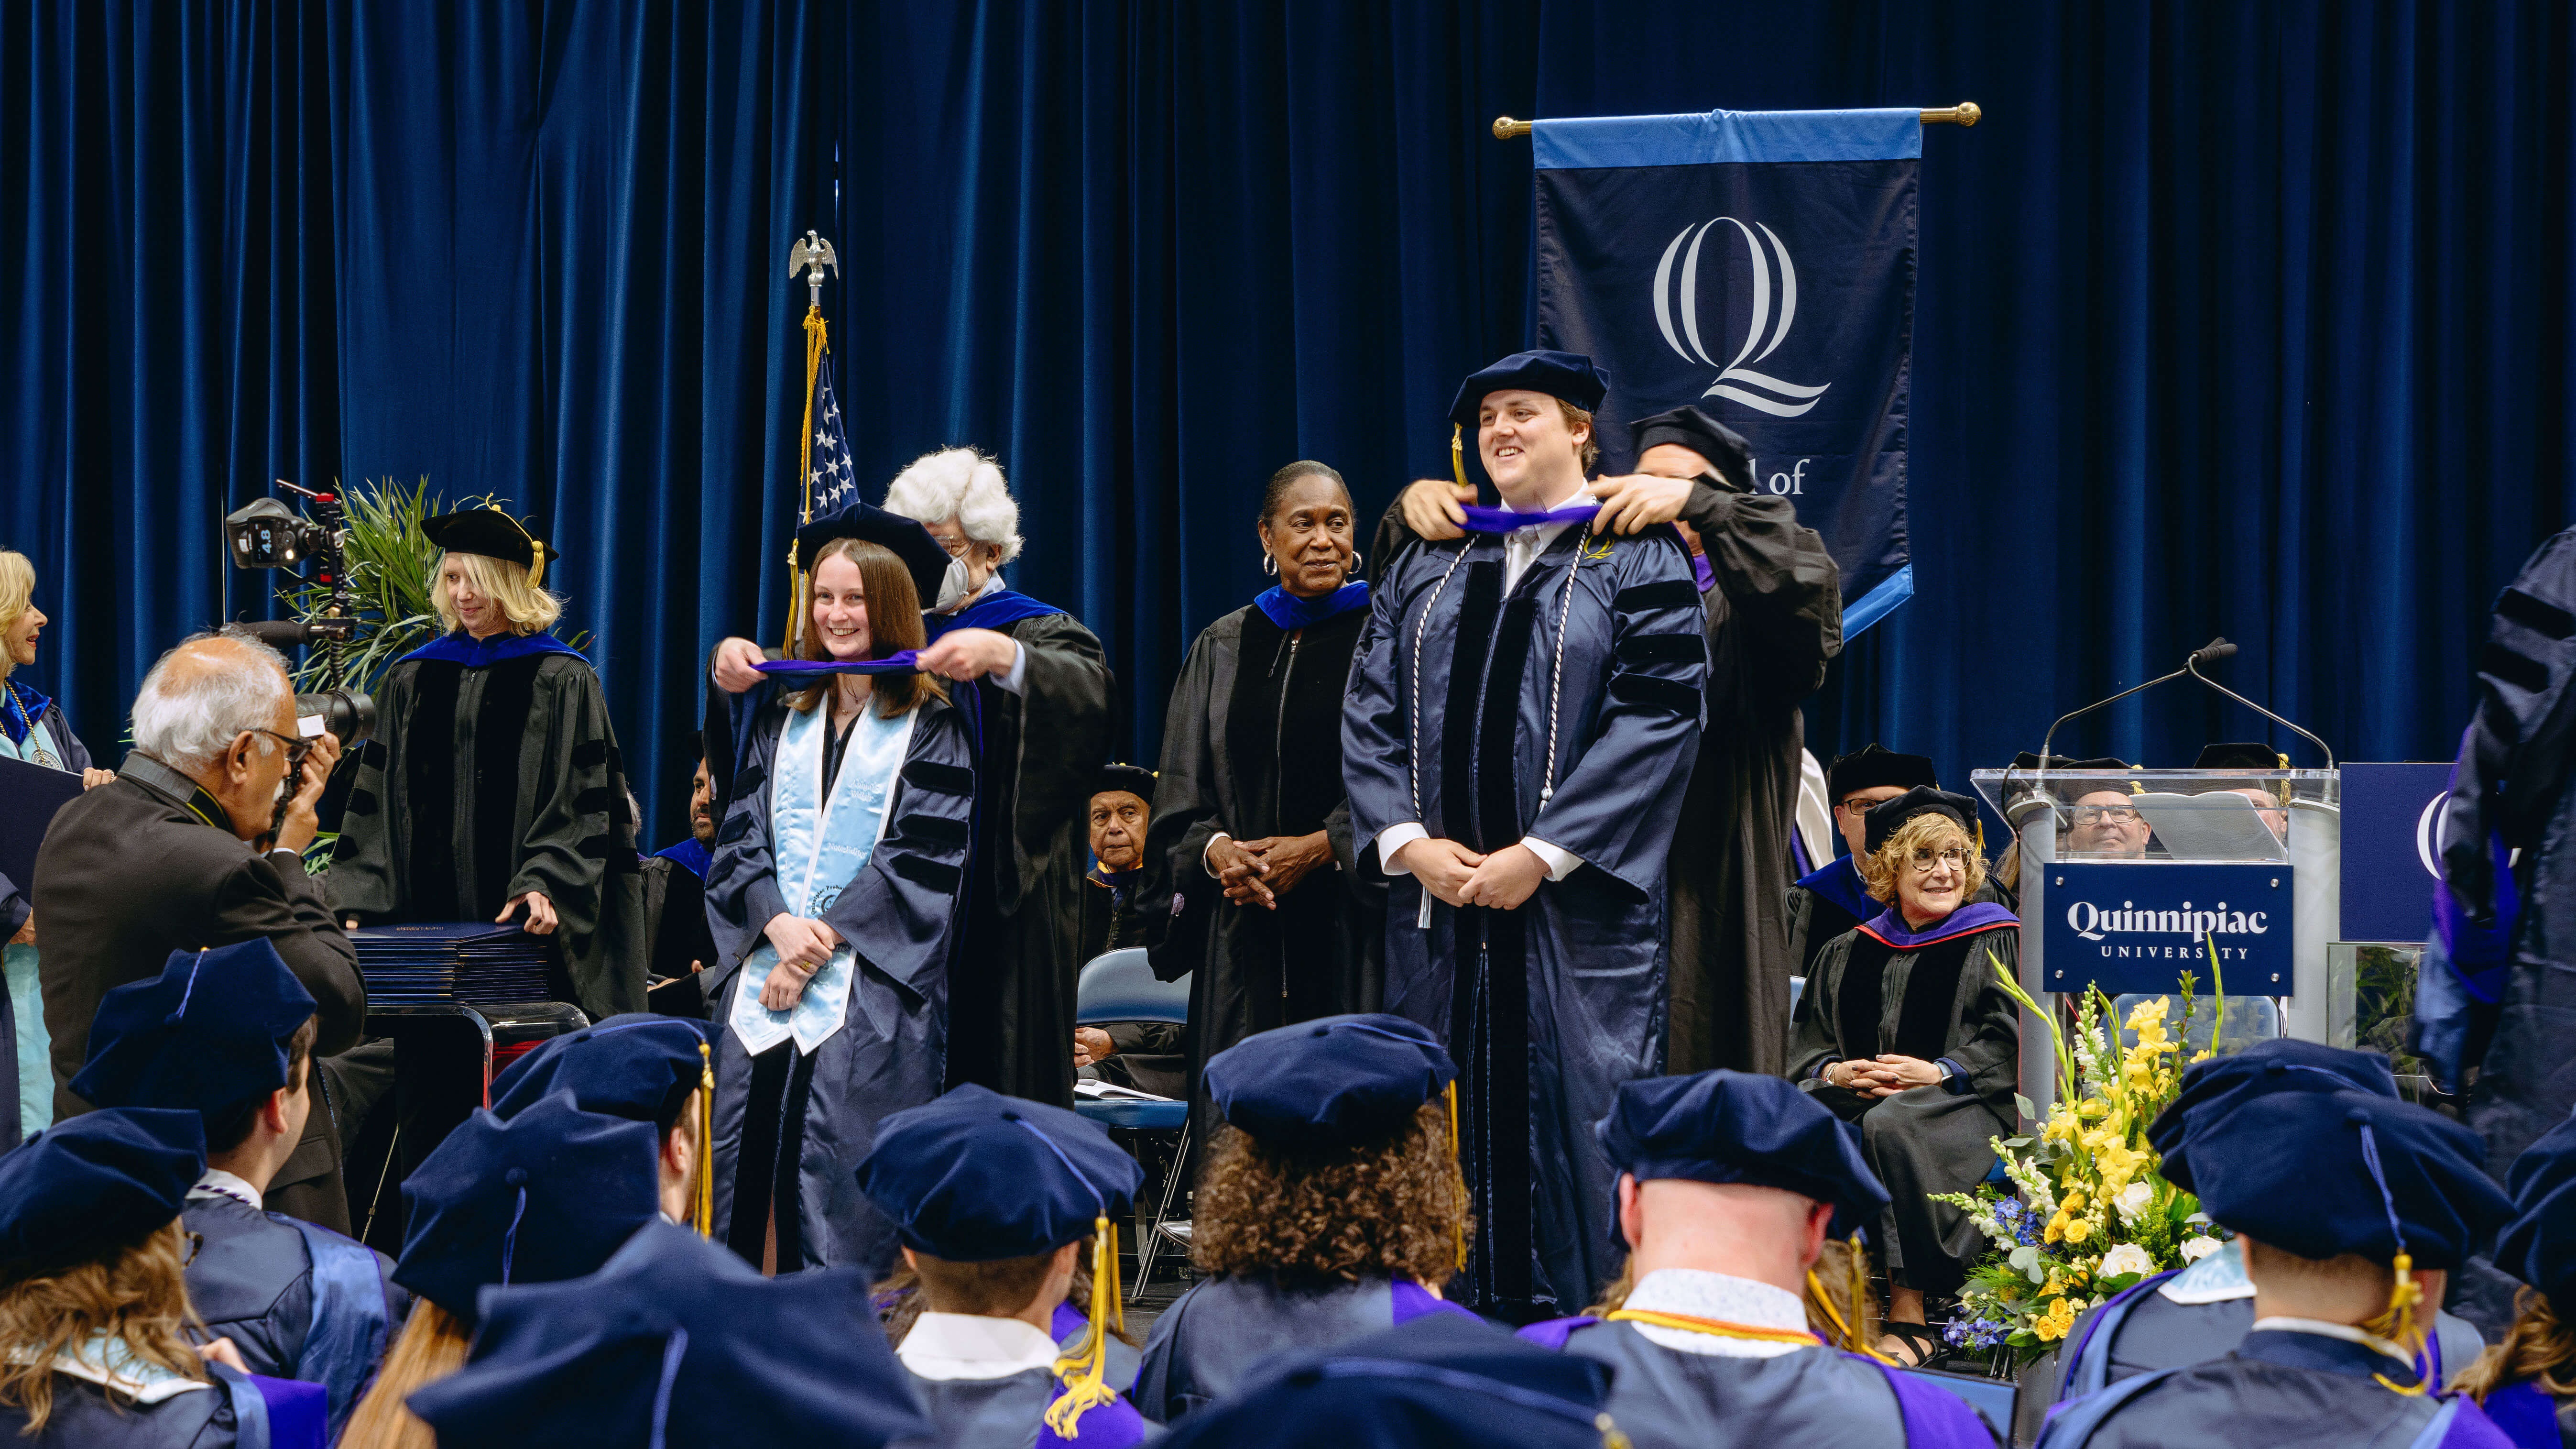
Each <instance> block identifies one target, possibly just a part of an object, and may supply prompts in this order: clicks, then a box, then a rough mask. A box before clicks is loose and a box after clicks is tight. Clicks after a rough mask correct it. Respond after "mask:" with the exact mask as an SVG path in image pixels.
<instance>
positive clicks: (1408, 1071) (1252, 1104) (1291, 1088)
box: [1206, 1014, 1458, 1147]
mask: <svg viewBox="0 0 2576 1449" xmlns="http://www.w3.org/2000/svg"><path fill="white" fill-rule="evenodd" d="M1206 1075H1207V1090H1208V1095H1209V1097H1211V1098H1212V1099H1214V1101H1215V1102H1216V1109H1217V1111H1218V1112H1220V1113H1222V1114H1224V1117H1225V1120H1226V1121H1228V1122H1231V1123H1233V1124H1234V1125H1235V1126H1236V1127H1239V1128H1241V1129H1242V1130H1244V1131H1246V1132H1249V1133H1251V1134H1252V1135H1253V1136H1254V1137H1257V1138H1259V1139H1261V1140H1262V1141H1263V1142H1267V1143H1276V1144H1281V1145H1286V1146H1294V1147H1335V1146H1342V1145H1345V1144H1348V1143H1354V1142H1359V1141H1362V1140H1364V1139H1368V1138H1374V1137H1383V1136H1385V1135H1387V1134H1388V1133H1391V1132H1395V1131H1397V1130H1399V1129H1401V1128H1402V1127H1403V1126H1404V1125H1405V1124H1406V1123H1408V1122H1411V1121H1412V1120H1413V1114H1414V1113H1415V1112H1416V1111H1417V1110H1419V1109H1420V1108H1421V1106H1422V1104H1423V1103H1425V1102H1428V1101H1430V1100H1431V1099H1432V1098H1433V1097H1436V1096H1438V1095H1440V1091H1441V1089H1442V1088H1444V1087H1446V1086H1448V1085H1449V1083H1450V1081H1451V1079H1453V1078H1455V1077H1456V1076H1457V1075H1458V1068H1457V1066H1456V1064H1455V1063H1453V1062H1451V1061H1450V1060H1449V1053H1448V1052H1447V1051H1446V1050H1444V1049H1443V1048H1442V1047H1441V1045H1440V1042H1439V1039H1438V1038H1436V1037H1434V1036H1433V1035H1432V1034H1431V1029H1430V1028H1428V1027H1425V1026H1420V1025H1417V1024H1416V1023H1413V1022H1410V1021H1407V1020H1405V1019H1404V1018H1403V1017H1400V1016H1386V1015H1382V1014H1371V1015H1362V1016H1326V1017H1318V1018H1316V1019H1315V1020H1313V1021H1301V1022H1299V1023H1297V1024H1296V1025H1295V1026H1283V1027H1278V1028H1275V1029H1273V1030H1270V1031H1265V1032H1257V1033H1255V1034H1253V1035H1251V1036H1248V1037H1245V1038H1244V1039H1243V1040H1241V1041H1239V1042H1236V1043H1235V1044H1234V1045H1233V1046H1230V1047H1227V1048H1226V1049H1225V1050H1224V1051H1221V1052H1218V1053H1217V1054H1216V1055H1215V1056H1212V1057H1210V1058H1208V1064H1207V1072H1206Z"/></svg>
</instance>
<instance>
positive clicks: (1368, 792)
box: [1342, 526, 1708, 1319]
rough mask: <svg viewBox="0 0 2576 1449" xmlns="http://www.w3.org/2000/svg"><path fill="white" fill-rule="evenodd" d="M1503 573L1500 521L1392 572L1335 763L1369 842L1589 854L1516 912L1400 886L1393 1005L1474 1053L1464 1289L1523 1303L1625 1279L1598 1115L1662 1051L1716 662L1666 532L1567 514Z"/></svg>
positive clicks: (1678, 553)
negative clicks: (1674, 880)
mask: <svg viewBox="0 0 2576 1449" xmlns="http://www.w3.org/2000/svg"><path fill="white" fill-rule="evenodd" d="M1578 554H1579V555H1580V556H1581V557H1580V567H1577V560H1578ZM1453 565H1456V567H1455V568H1454V569H1453ZM1503 573H1504V540H1503V539H1502V538H1500V537H1496V536H1487V535H1471V536H1469V537H1468V538H1466V539H1464V540H1457V541H1450V542H1443V543H1427V544H1424V545H1421V546H1419V547H1417V548H1414V549H1411V550H1408V551H1407V552H1406V553H1405V554H1404V555H1403V557H1402V558H1400V559H1399V560H1398V561H1397V562H1396V564H1395V565H1394V567H1393V568H1391V569H1390V570H1389V571H1388V574H1387V577H1386V579H1385V581H1384V582H1383V584H1381V585H1379V586H1377V587H1376V588H1375V589H1374V591H1373V597H1372V598H1371V601H1370V603H1371V609H1370V621H1369V626H1368V629H1367V631H1366V632H1365V633H1364V634H1363V635H1362V636H1361V641H1360V645H1359V649H1358V657H1357V659H1356V661H1355V663H1354V665H1353V668H1352V674H1351V687H1350V697H1349V701H1348V703H1347V705H1346V707H1345V709H1344V711H1343V715H1342V760H1343V780H1344V783H1345V785H1346V786H1347V788H1348V789H1349V792H1350V801H1351V821H1352V834H1353V838H1354V839H1356V840H1365V841H1370V842H1374V841H1375V840H1376V839H1377V837H1378V835H1379V834H1380V833H1381V832H1383V831H1384V830H1385V829H1386V828H1387V827H1388V826H1390V825H1395V824H1399V823H1402V822H1405V821H1419V822H1420V823H1421V824H1422V826H1423V828H1424V829H1425V830H1427V831H1428V832H1429V833H1430V834H1431V835H1432V836H1433V837H1435V838H1446V839H1453V840H1458V841H1460V842H1462V843H1464V844H1466V845H1467V846H1468V847H1469V848H1471V849H1475V850H1479V851H1486V852H1491V851H1494V850H1499V849H1502V848H1504V847H1507V846H1510V845H1513V844H1516V843H1518V842H1519V841H1520V840H1521V838H1522V837H1523V836H1525V835H1529V836H1535V837H1537V838H1538V839H1540V840H1544V841H1546V842H1548V843H1550V844H1552V845H1554V846H1556V847H1557V848H1559V849H1560V850H1563V851H1566V852H1568V853H1570V854H1572V855H1573V856H1575V857H1576V858H1577V860H1578V861H1579V862H1580V863H1579V864H1578V865H1577V867H1576V868H1575V869H1574V870H1573V871H1572V873H1570V874H1569V875H1567V877H1566V878H1565V879H1564V880H1562V881H1554V882H1542V883H1541V884H1540V885H1539V887H1538V889H1537V891H1536V893H1535V894H1533V895H1532V896H1531V897H1530V898H1529V900H1528V901H1527V902H1525V903H1524V904H1523V905H1522V906H1521V908H1520V909H1518V910H1514V911H1499V910H1492V909H1486V908H1481V907H1470V908H1466V909H1463V910H1459V909H1452V908H1450V907H1447V906H1443V905H1439V904H1437V902H1436V901H1435V900H1434V899H1433V897H1431V896H1430V895H1429V894H1428V892H1427V891H1426V890H1425V889H1424V888H1423V886H1422V885H1421V883H1420V882H1419V881H1417V880H1415V879H1414V878H1413V877H1411V876H1410V875H1407V876H1404V877H1402V878H1399V879H1396V880H1394V881H1392V882H1390V886H1389V892H1388V900H1387V933H1386V1009H1387V1010H1389V1011H1391V1012H1395V1013H1398V1014H1400V1015H1403V1016H1406V1017H1409V1018H1411V1019H1412V1020H1415V1021H1418V1022H1421V1023H1422V1024H1424V1025H1426V1026H1428V1027H1431V1028H1432V1029H1433V1030H1435V1031H1437V1032H1438V1033H1440V1035H1441V1038H1442V1040H1443V1041H1444V1042H1446V1043H1447V1045H1448V1047H1449V1051H1450V1055H1451V1056H1453V1057H1455V1058H1456V1059H1457V1061H1458V1064H1459V1067H1460V1076H1459V1081H1460V1098H1461V1102H1460V1106H1461V1111H1462V1114H1463V1121H1462V1124H1461V1130H1462V1133H1463V1139H1464V1140H1463V1147H1464V1152H1465V1159H1466V1161H1465V1166H1466V1171H1467V1182H1468V1187H1469V1191H1470V1192H1471V1194H1473V1196H1474V1200H1475V1208H1476V1218H1477V1225H1478V1231H1477V1234H1476V1246H1475V1251H1474V1254H1473V1257H1472V1259H1471V1261H1470V1263H1469V1265H1468V1268H1467V1271H1466V1273H1465V1274H1463V1275H1462V1276H1461V1278H1460V1280H1459V1281H1458V1283H1457V1285H1456V1296H1457V1297H1458V1298H1459V1300H1460V1301H1461V1302H1464V1303H1466V1304H1467V1305H1468V1306H1469V1307H1472V1308H1476V1309H1478V1310H1480V1311H1486V1312H1491V1313H1494V1314H1496V1315H1497V1316H1503V1317H1509V1318H1514V1319H1528V1318H1532V1317H1544V1316H1550V1315H1552V1314H1556V1313H1563V1312H1569V1311H1571V1310H1573V1309H1575V1308H1577V1307H1580V1306H1581V1305H1582V1304H1583V1303H1584V1302H1585V1301H1586V1300H1587V1299H1588V1298H1589V1297H1590V1295H1591V1294H1592V1292H1593V1290H1594V1289H1595V1288H1597V1287H1598V1286H1599V1285H1600V1284H1601V1283H1602V1282H1603V1281H1605V1280H1606V1279H1607V1278H1608V1277H1609V1276H1610V1274H1611V1272H1612V1270H1613V1266H1614V1265H1613V1262H1612V1258H1611V1238H1612V1234H1611V1224H1610V1216H1609V1215H1610V1203H1611V1192H1612V1187H1613V1184H1614V1182H1615V1174H1613V1173H1612V1171H1611V1170H1610V1164H1609V1162H1608V1160H1607V1159H1606V1158H1605V1157H1603V1156H1602V1153H1601V1149H1600V1146H1599V1144H1598V1143H1597V1142H1596V1141H1595V1140H1594V1138H1593V1134H1592V1125H1593V1124H1594V1123H1596V1122H1598V1121H1600V1120H1601V1119H1602V1118H1603V1117H1605V1116H1607V1115H1608V1114H1609V1111H1610V1108H1611V1104H1612V1099H1613V1097H1614V1096H1615V1094H1616V1092H1617V1089H1618V1086H1619V1084H1620V1083H1621V1082H1623V1081H1627V1080H1629V1079H1631V1078H1635V1077H1643V1076H1652V1075H1654V1074H1656V1073H1657V1072H1658V1071H1659V1070H1660V1069H1661V1067H1662V1063H1663V1048H1664V1009H1665V1000H1664V989H1665V988H1664V949H1665V918H1664V911H1665V881H1664V871H1665V863H1666V860H1667V858H1668V857H1669V855H1670V852H1671V848H1672V838H1673V829H1674V824H1675V822H1676V821H1677V819H1678V818H1679V816H1680V814H1681V805H1682V796H1683V793H1684V791H1685V790H1686V788H1687V787H1688V784H1689V780H1690V771H1691V766H1692V763H1693V762H1694V760H1695V759H1696V758H1697V755H1698V749H1699V726H1700V704H1701V696H1702V693H1703V691H1704V689H1705V688H1706V685H1707V679H1708V657H1707V646H1706V641H1705V639H1704V637H1703V635H1702V629H1703V626H1704V624H1705V622H1706V620H1705V615H1704V614H1703V613H1702V612H1701V604H1700V597H1699V590H1698V588H1697V587H1696V586H1695V585H1694V584H1693V582H1692V579H1691V571H1690V558H1689V555H1688V554H1686V553H1685V552H1684V551H1683V549H1682V546H1681V542H1680V540H1679V539H1678V538H1677V537H1675V536H1674V535H1673V534H1671V533H1670V532H1668V531H1664V532H1655V533H1649V534H1643V535H1639V536H1637V537H1633V538H1620V537H1605V538H1591V537H1590V536H1589V534H1588V532H1587V530H1586V529H1585V528H1584V527H1582V526H1575V527H1569V528H1567V529H1565V530H1564V531H1563V532H1561V533H1559V534H1558V535H1557V537H1556V538H1555V539H1554V540H1553V542H1552V543H1551V544H1550V545H1549V547H1548V548H1547V549H1546V551H1545V552H1544V553H1542V554H1541V555H1540V556H1539V557H1538V558H1537V559H1536V560H1534V561H1533V562H1532V563H1531V565H1530V567H1529V568H1528V570H1527V571H1526V572H1525V573H1524V574H1523V575H1522V577H1521V578H1520V580H1519V581H1518V583H1517V585H1516V587H1514V588H1512V589H1511V590H1510V591H1509V592H1508V594H1507V593H1506V591H1505V590H1504V588H1503ZM1569 575H1570V582H1571V587H1572V589H1573V591H1574V592H1573V594H1572V596H1571V598H1570V600H1569V597H1568V595H1567V592H1566V590H1567V588H1568V586H1569ZM1444 579H1445V586H1444ZM1426 616H1427V624H1426ZM1560 617H1562V618H1563V619H1564V621H1565V622H1564V624H1563V626H1562V633H1560V626H1559V622H1558V621H1559V619H1560ZM1417 637H1418V639H1419V643H1418V644H1417ZM1560 647H1561V654H1560ZM1560 658H1561V660H1562V666H1561V669H1560V668H1559V663H1558V661H1559V660H1560ZM1551 745H1552V746H1553V747H1554V756H1553V758H1550V757H1549V752H1550V747H1551ZM1416 750H1418V751H1419V754H1418V755H1417V754H1416V753H1415V751H1416ZM1551 780H1552V781H1553V782H1554V784H1553V786H1552V787H1551V786H1550V783H1549V782H1550V781H1551ZM1543 795H1544V796H1545V797H1546V798H1544V799H1542V796H1543ZM1426 921H1427V924H1426Z"/></svg>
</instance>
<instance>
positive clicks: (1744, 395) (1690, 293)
mask: <svg viewBox="0 0 2576 1449" xmlns="http://www.w3.org/2000/svg"><path fill="white" fill-rule="evenodd" d="M1721 221H1722V222H1725V223H1726V224H1727V225H1729V226H1731V227H1734V228H1735V229H1736V230H1737V231H1738V232H1740V233H1742V234H1743V236H1744V248H1745V255H1746V257H1747V258H1748V259H1749V260H1750V261H1751V262H1752V265H1753V315H1752V318H1751V320H1750V321H1748V322H1747V323H1746V324H1745V328H1744V345H1743V346H1742V347H1739V348H1737V349H1736V352H1735V359H1734V360H1733V361H1731V362H1729V363H1727V364H1726V365H1725V366H1724V367H1723V368H1720V369H1719V371H1718V374H1717V381H1715V382H1713V383H1711V384H1709V387H1708V391H1707V392H1705V393H1702V394H1701V396H1703V397H1722V398H1726V399H1728V400H1730V401H1733V402H1740V403H1742V404H1744V405H1745V406H1746V407H1749V408H1755V409H1758V410H1760V411H1762V412H1766V413H1770V414H1771V415H1773V416H1774V417H1783V418H1794V417H1797V416H1798V415H1799V414H1801V413H1804V412H1806V411H1807V410H1808V409H1810V408H1813V407H1814V406H1815V405H1816V400H1817V399H1818V398H1820V397H1822V396H1824V394H1825V388H1828V387H1831V386H1833V384H1831V383H1827V384H1825V387H1800V386H1799V385H1798V384H1796V383H1794V382H1782V381H1781V380H1780V379H1778V378H1776V377H1769V376H1765V375H1764V374H1762V373H1759V372H1755V371H1754V370H1753V369H1751V368H1749V367H1746V366H1745V365H1744V364H1745V363H1746V362H1747V361H1752V362H1760V361H1761V360H1762V359H1764V358H1766V357H1769V356H1770V355H1771V354H1772V353H1774V352H1777V351H1778V350H1779V349H1780V344H1781V343H1783V342H1785V341H1787V340H1788V339H1789V324H1790V323H1791V322H1794V321H1796V320H1797V316H1798V268H1797V264H1796V263H1794V262H1792V261H1790V260H1789V249H1788V248H1787V247H1786V246H1784V245H1782V244H1781V242H1780V237H1779V234H1778V233H1776V232H1774V231H1772V230H1771V228H1769V227H1767V226H1763V225H1762V223H1760V222H1758V221H1757V222H1755V223H1754V224H1753V226H1750V227H1748V226H1746V225H1745V224H1744V223H1742V222H1740V221H1737V220H1736V219H1735V218H1734V217H1731V216H1721V217H1715V218H1712V219H1710V220H1708V221H1704V222H1701V223H1699V224H1698V225H1696V226H1686V227H1683V228H1682V229H1681V230H1680V231H1677V232H1675V233H1673V239H1672V241H1671V242H1669V243H1667V244H1666V245H1665V247H1664V259H1663V260H1662V261H1661V262H1658V263H1656V265H1655V325H1656V326H1658V327H1660V328H1662V329H1663V332H1664V341H1665V342H1667V343H1669V344H1670V345H1671V347H1672V349H1673V351H1675V352H1678V353H1680V354H1681V357H1682V360H1683V361H1684V362H1704V363H1706V364H1708V365H1709V366H1711V367H1717V365H1718V363H1717V359H1716V358H1714V357H1711V356H1709V355H1708V349H1707V348H1705V347H1702V346H1701V345H1700V340H1699V253H1700V243H1701V242H1702V241H1704V240H1706V239H1707V237H1708V232H1709V228H1711V227H1713V226H1716V225H1717V224H1718V223H1719V222H1721ZM1754 227H1760V228H1761V231H1762V235H1761V236H1760V237H1756V236H1755V235H1754V234H1753V231H1754ZM1765 239H1768V240H1769V242H1770V243H1771V245H1770V247H1769V248H1768V249H1767V250H1766V249H1765V248H1764V247H1763V245H1762V243H1763V241H1764V240H1765ZM1684 242H1688V243H1689V244H1690V246H1689V249H1688V250H1687V251H1685V250H1684V249H1683V246H1682V244H1683V243H1684ZM1775 255H1776V256H1777V257H1778V258H1779V262H1780V316H1779V319H1778V320H1777V321H1776V322H1775V321H1774V320H1773V319H1772V316H1771V260H1772V258H1773V257H1774V256H1775ZM1676 256H1679V257H1680V258H1681V262H1682V265H1681V282H1680V287H1679V289H1678V290H1679V292H1680V295H1679V296H1678V297H1676V296H1675V295H1674V293H1675V290H1676V289H1675V287H1674V283H1673V258H1674V257H1676ZM1676 314H1678V316H1679V319H1680V322H1681V330H1680V331H1679V332H1678V333H1676V332H1675V331H1674V330H1673V323H1674V319H1675V316H1676ZM1766 327H1767V328H1768V329H1769V331H1770V334H1771V336H1770V341H1768V342H1764V341H1763V335H1762V334H1763V331H1764V329H1765V328H1766ZM1685 344H1687V345H1685ZM1757 346H1759V347H1760V348H1761V349H1762V350H1761V351H1760V352H1758V353H1757V352H1755V351H1754V350H1753V349H1754V348H1755V347H1757ZM1738 383H1741V384H1743V386H1742V387H1738V386H1736V385H1735V384H1738ZM1746 388H1759V389H1761V391H1760V392H1748V391H1746V390H1745V389H1746Z"/></svg>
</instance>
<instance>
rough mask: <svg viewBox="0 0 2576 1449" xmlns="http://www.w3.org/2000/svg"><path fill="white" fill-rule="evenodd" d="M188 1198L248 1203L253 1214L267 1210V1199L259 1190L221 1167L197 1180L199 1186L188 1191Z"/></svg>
mask: <svg viewBox="0 0 2576 1449" xmlns="http://www.w3.org/2000/svg"><path fill="white" fill-rule="evenodd" d="M188 1196H190V1197H228V1198H231V1199H232V1200H233V1201H235V1202H239V1203H248V1204H249V1205H250V1210H251V1211H252V1212H264V1211H266V1210H267V1199H266V1198H264V1197H263V1196H261V1194H260V1190H259V1189H258V1188H255V1187H253V1186H251V1185H250V1184H249V1183H248V1182H246V1181H244V1180H242V1179H241V1178H238V1177H235V1176H233V1175H232V1174H231V1173H229V1172H226V1171H224V1170H223V1169H222V1168H220V1167H209V1168H207V1169H206V1175H205V1176H203V1177H201V1178H198V1179H197V1185H196V1186H195V1187H192V1188H190V1189H188Z"/></svg>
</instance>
